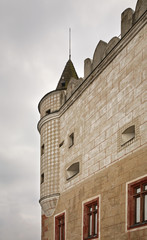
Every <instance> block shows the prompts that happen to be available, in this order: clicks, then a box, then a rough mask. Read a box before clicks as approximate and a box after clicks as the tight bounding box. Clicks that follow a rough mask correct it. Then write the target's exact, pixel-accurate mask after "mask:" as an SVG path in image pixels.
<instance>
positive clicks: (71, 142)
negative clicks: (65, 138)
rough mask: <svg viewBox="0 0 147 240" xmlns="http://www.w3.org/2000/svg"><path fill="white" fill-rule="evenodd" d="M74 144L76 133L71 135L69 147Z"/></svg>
mask: <svg viewBox="0 0 147 240" xmlns="http://www.w3.org/2000/svg"><path fill="white" fill-rule="evenodd" d="M73 145H74V133H72V134H71V135H70V136H69V148H70V147H72V146H73Z"/></svg>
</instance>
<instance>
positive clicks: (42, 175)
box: [41, 173, 44, 184]
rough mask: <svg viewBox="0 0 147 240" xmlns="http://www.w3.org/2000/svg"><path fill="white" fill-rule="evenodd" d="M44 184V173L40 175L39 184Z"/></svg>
mask: <svg viewBox="0 0 147 240" xmlns="http://www.w3.org/2000/svg"><path fill="white" fill-rule="evenodd" d="M43 182H44V173H42V174H41V184H42V183H43Z"/></svg>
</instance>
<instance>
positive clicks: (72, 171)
mask: <svg viewBox="0 0 147 240" xmlns="http://www.w3.org/2000/svg"><path fill="white" fill-rule="evenodd" d="M79 170H80V168H79V162H76V163H73V164H72V165H71V166H70V167H69V168H68V169H67V170H66V176H67V177H66V179H67V180H69V179H71V178H72V177H74V176H76V175H77V174H78V173H79Z"/></svg>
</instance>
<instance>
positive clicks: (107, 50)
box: [104, 37, 120, 56]
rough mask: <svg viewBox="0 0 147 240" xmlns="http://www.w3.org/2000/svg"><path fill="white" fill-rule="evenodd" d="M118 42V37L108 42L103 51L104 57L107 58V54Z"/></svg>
mask: <svg viewBox="0 0 147 240" xmlns="http://www.w3.org/2000/svg"><path fill="white" fill-rule="evenodd" d="M119 41H120V39H119V38H118V37H113V38H112V39H111V40H110V41H109V42H108V45H107V47H106V50H105V54H104V56H107V54H108V53H109V52H110V51H111V50H112V49H113V48H114V47H115V45H116V44H117V43H118V42H119Z"/></svg>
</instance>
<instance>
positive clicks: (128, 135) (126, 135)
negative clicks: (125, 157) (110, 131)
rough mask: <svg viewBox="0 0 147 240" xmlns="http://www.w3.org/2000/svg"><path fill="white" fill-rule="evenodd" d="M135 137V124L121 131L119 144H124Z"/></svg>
mask: <svg viewBox="0 0 147 240" xmlns="http://www.w3.org/2000/svg"><path fill="white" fill-rule="evenodd" d="M134 138H135V125H133V126H131V127H129V128H127V129H126V130H125V131H123V132H122V144H121V146H124V145H125V144H127V143H128V142H130V141H131V140H133V139H134Z"/></svg>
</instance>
